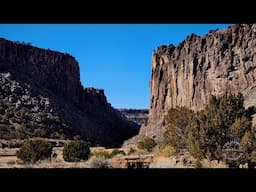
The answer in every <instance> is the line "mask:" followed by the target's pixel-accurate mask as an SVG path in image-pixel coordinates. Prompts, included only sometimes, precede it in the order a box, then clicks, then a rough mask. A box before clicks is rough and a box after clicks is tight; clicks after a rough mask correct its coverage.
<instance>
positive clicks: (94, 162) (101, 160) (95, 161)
mask: <svg viewBox="0 0 256 192" xmlns="http://www.w3.org/2000/svg"><path fill="white" fill-rule="evenodd" d="M89 165H90V168H100V169H104V168H110V167H111V166H110V164H109V162H108V160H107V158H105V157H96V156H94V157H92V158H91V159H90V162H89Z"/></svg>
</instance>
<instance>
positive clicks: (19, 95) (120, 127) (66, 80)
mask: <svg viewBox="0 0 256 192" xmlns="http://www.w3.org/2000/svg"><path fill="white" fill-rule="evenodd" d="M0 73H1V79H0V80H1V82H0V88H1V89H0V90H2V91H1V93H0V99H1V100H2V102H3V103H4V102H7V101H8V104H9V106H10V108H11V109H12V108H16V109H17V108H19V107H25V108H26V109H29V110H32V109H33V110H35V112H34V111H33V110H32V112H33V113H37V114H40V113H42V112H44V113H52V114H54V115H55V116H56V118H57V117H59V118H60V119H61V121H62V122H63V125H64V124H65V126H66V127H71V128H72V129H73V131H74V134H80V135H82V136H84V137H86V138H88V139H89V140H91V141H93V143H97V144H100V145H103V146H116V145H120V144H122V142H123V141H124V140H125V139H127V138H129V137H131V136H132V135H134V134H135V133H136V131H135V129H132V128H131V123H130V122H129V121H127V120H126V119H124V118H123V117H122V116H120V115H119V112H118V111H117V110H115V109H114V108H112V107H111V105H110V104H109V103H108V102H107V99H106V97H105V95H104V90H102V89H95V88H83V86H82V85H81V82H80V72H79V65H78V62H77V61H76V60H75V58H74V57H72V56H71V55H69V54H67V53H60V52H56V51H52V50H49V49H40V48H37V47H34V46H31V45H30V44H28V43H20V42H12V41H9V40H6V39H3V38H0ZM95 78H97V77H95ZM19 90H20V91H19ZM42 98H43V99H42ZM42 102H43V104H42ZM4 113H5V112H4V111H3V114H4ZM14 116H16V113H15V114H14ZM55 116H54V117H55ZM31 118H32V120H35V121H37V120H36V118H37V117H36V116H35V115H32V117H31ZM7 121H8V119H7ZM9 121H10V120H9ZM8 123H10V122H7V124H8ZM0 124H1V122H0ZM10 124H14V123H12V122H11V123H10ZM16 124H17V123H16ZM16 124H14V127H21V128H20V129H22V126H21V125H16ZM60 125H61V124H60Z"/></svg>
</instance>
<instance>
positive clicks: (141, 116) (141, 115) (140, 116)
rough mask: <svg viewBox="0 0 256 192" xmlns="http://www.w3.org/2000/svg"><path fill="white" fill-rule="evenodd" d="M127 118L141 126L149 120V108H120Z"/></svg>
mask: <svg viewBox="0 0 256 192" xmlns="http://www.w3.org/2000/svg"><path fill="white" fill-rule="evenodd" d="M118 110H119V111H120V112H121V113H122V114H124V115H125V117H126V118H127V119H129V120H130V121H133V122H135V123H137V124H138V125H139V126H141V125H143V124H144V125H146V124H147V122H148V109H118Z"/></svg>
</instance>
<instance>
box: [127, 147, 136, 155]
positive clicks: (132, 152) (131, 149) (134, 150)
mask: <svg viewBox="0 0 256 192" xmlns="http://www.w3.org/2000/svg"><path fill="white" fill-rule="evenodd" d="M136 152H137V151H136V149H134V148H130V150H129V152H128V155H131V154H134V153H136Z"/></svg>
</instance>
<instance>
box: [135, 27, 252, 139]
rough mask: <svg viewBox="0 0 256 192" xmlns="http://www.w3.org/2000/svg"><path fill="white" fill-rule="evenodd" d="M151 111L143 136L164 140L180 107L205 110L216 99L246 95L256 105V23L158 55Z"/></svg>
mask: <svg viewBox="0 0 256 192" xmlns="http://www.w3.org/2000/svg"><path fill="white" fill-rule="evenodd" d="M151 67H152V73H151V81H150V92H151V98H150V110H149V122H148V126H147V127H142V129H141V131H140V136H142V137H143V136H145V135H147V136H150V137H156V138H157V139H159V138H161V135H162V129H163V127H164V126H163V117H164V115H165V113H166V112H167V111H168V110H169V109H171V108H175V107H177V106H186V107H188V108H191V109H193V110H199V109H202V108H203V107H204V105H205V104H206V103H207V102H208V100H209V98H210V97H211V95H220V94H222V93H224V92H226V91H230V92H234V93H237V92H238V91H240V92H241V93H242V94H243V95H244V97H245V107H249V106H252V105H256V82H255V80H256V25H255V24H238V25H233V26H230V27H229V28H227V29H224V30H211V31H209V33H208V34H207V35H204V36H197V35H195V34H192V35H190V36H188V37H187V38H186V39H185V40H184V41H183V42H181V43H180V44H179V45H178V46H177V47H175V46H174V45H168V46H166V45H163V46H160V47H158V48H157V50H155V51H153V54H152V65H151Z"/></svg>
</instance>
